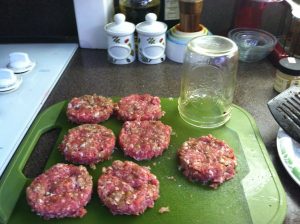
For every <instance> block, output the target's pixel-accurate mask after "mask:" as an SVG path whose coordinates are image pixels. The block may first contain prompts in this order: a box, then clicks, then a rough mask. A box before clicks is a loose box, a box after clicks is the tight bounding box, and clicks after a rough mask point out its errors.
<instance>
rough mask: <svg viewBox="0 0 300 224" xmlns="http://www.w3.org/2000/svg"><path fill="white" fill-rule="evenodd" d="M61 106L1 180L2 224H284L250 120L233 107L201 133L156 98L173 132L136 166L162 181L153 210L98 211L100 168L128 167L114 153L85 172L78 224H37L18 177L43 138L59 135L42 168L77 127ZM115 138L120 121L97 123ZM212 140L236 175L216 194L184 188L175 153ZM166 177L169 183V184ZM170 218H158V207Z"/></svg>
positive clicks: (281, 196)
mask: <svg viewBox="0 0 300 224" xmlns="http://www.w3.org/2000/svg"><path fill="white" fill-rule="evenodd" d="M66 105H67V102H66V101H64V102H60V103H57V104H55V105H53V106H51V107H49V108H48V109H46V110H45V111H44V112H42V113H41V114H40V115H39V116H38V117H37V118H36V120H35V121H34V123H33V125H32V126H31V128H30V130H29V131H28V133H27V135H26V136H25V138H24V139H23V141H22V143H21V145H20V146H19V148H18V150H17V152H16V153H15V155H14V157H13V159H12V161H11V162H10V164H9V166H8V167H7V169H6V170H5V173H4V175H3V176H2V178H1V180H0V222H2V223H11V224H13V223H16V224H19V223H23V222H25V221H26V223H48V224H49V223H87V224H89V223H124V224H126V223H134V224H135V223H141V224H142V223H143V224H147V223H156V224H160V223H164V224H168V223H170V224H171V223H172V224H177V223H178V224H179V223H190V224H193V223H230V224H232V223H243V224H244V223H272V224H273V223H282V222H283V220H284V217H285V214H286V207H287V206H286V196H285V193H284V190H283V188H282V185H281V183H280V181H279V178H278V176H277V173H276V171H275V169H274V167H273V165H272V163H271V161H270V159H269V156H268V154H267V151H266V149H265V146H264V144H263V142H262V139H261V137H260V134H259V132H258V129H257V127H256V125H255V122H254V120H253V118H252V117H251V115H250V114H249V113H247V112H246V111H245V110H243V109H242V108H240V107H238V106H234V107H233V110H232V118H231V119H230V121H229V122H228V123H227V124H226V125H224V126H222V127H220V128H217V129H213V130H205V129H199V128H196V127H192V126H190V125H188V124H187V123H185V122H184V121H183V120H182V119H181V118H180V116H179V114H178V110H177V99H174V98H168V99H167V98H165V99H162V107H163V109H164V111H166V115H165V116H164V117H163V118H162V121H163V122H164V123H165V124H169V125H170V126H172V128H173V134H172V138H171V143H170V147H169V148H168V150H166V151H165V152H164V154H163V155H162V156H160V157H158V158H155V159H153V160H151V161H143V162H137V163H138V164H140V165H145V166H150V167H151V171H152V172H153V173H154V174H155V175H156V176H157V177H158V179H159V181H160V198H159V199H158V200H157V201H156V203H155V207H154V208H152V209H148V210H147V211H146V212H145V213H144V214H143V215H140V216H126V215H116V216H113V215H112V214H111V213H110V212H109V211H108V209H107V208H106V207H104V206H103V205H102V203H101V202H100V200H99V198H98V197H97V194H96V183H97V179H98V177H99V175H100V174H101V167H102V166H108V165H110V164H111V163H112V161H113V160H116V159H121V160H131V159H130V158H127V157H125V156H124V155H123V153H122V151H121V150H120V149H116V150H115V151H114V153H113V156H112V159H111V160H109V161H105V162H103V163H101V164H98V165H97V168H96V169H95V170H92V169H90V168H88V169H89V172H90V174H91V175H92V176H93V180H94V194H93V197H92V200H91V202H90V203H89V204H88V205H87V211H88V213H87V215H86V216H84V217H83V218H64V219H52V220H47V221H45V220H43V219H42V218H41V217H39V216H37V215H36V214H35V213H33V212H31V210H30V207H29V206H28V205H27V203H26V196H25V189H26V187H27V186H28V185H29V184H30V182H31V181H32V179H29V178H26V177H25V176H24V174H23V173H22V170H23V168H24V166H25V164H26V162H27V160H28V158H29V156H30V154H31V152H32V151H33V149H34V148H35V145H36V143H37V142H38V140H39V138H40V137H41V135H42V134H44V133H46V132H48V131H50V130H52V129H60V135H59V137H58V139H57V142H56V144H55V146H54V148H53V150H52V152H51V154H50V157H49V159H48V162H47V165H46V168H45V169H47V168H49V167H50V166H52V165H53V164H55V163H57V162H63V161H64V159H63V157H62V156H61V154H60V153H59V152H58V150H57V146H58V144H59V143H60V142H61V141H62V138H63V135H64V134H65V133H66V132H67V130H68V129H69V128H72V127H74V126H75V125H73V124H71V123H70V122H68V121H67V118H66V116H65V110H66ZM103 125H104V126H106V127H109V128H111V129H112V130H113V131H114V133H115V134H116V136H117V135H118V133H119V131H120V128H121V125H122V124H121V122H120V121H118V120H116V119H115V118H111V119H109V120H108V121H106V122H104V123H103ZM209 133H210V134H212V135H214V136H215V137H217V138H219V139H223V140H225V141H226V142H227V143H228V144H229V145H230V146H231V147H232V148H233V149H234V151H235V154H236V156H237V159H238V166H237V174H236V176H235V177H234V178H233V179H232V180H230V181H227V182H225V183H224V184H222V185H221V186H220V187H219V188H218V189H216V190H214V189H210V188H209V187H206V186H202V185H200V184H198V183H191V182H189V181H188V180H187V179H186V178H185V177H184V176H183V175H182V174H181V172H180V171H179V170H178V161H177V156H176V152H177V149H178V148H179V147H180V146H181V144H182V143H183V142H184V141H186V140H187V139H188V138H189V137H198V136H201V135H207V134H209ZM171 177H174V179H173V178H171ZM166 206H168V207H169V208H170V212H168V213H163V214H160V213H159V212H158V210H159V209H160V208H161V207H166Z"/></svg>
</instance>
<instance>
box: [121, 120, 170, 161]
mask: <svg viewBox="0 0 300 224" xmlns="http://www.w3.org/2000/svg"><path fill="white" fill-rule="evenodd" d="M171 132H172V128H171V127H170V126H168V125H165V124H163V123H162V122H160V121H126V122H125V123H124V124H123V127H122V129H121V132H120V135H119V144H120V147H121V148H122V149H123V151H124V153H125V155H127V156H130V157H132V158H134V159H136V160H146V159H152V158H153V157H157V156H160V155H161V154H162V153H163V151H164V150H165V149H167V148H168V147H169V143H170V136H171Z"/></svg>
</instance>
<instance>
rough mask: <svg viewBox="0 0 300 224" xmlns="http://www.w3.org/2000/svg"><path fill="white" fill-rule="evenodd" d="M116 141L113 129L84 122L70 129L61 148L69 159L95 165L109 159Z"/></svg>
mask: <svg viewBox="0 0 300 224" xmlns="http://www.w3.org/2000/svg"><path fill="white" fill-rule="evenodd" d="M115 141H116V139H115V135H114V133H113V132H112V130H110V129H108V128H106V127H104V126H102V125H99V124H82V125H80V126H78V127H75V128H72V129H70V130H69V131H68V134H67V135H65V136H64V139H63V141H62V143H61V144H60V145H59V148H60V151H61V152H62V153H63V155H64V156H65V159H66V160H67V161H70V162H72V163H77V164H86V165H94V164H96V163H98V162H101V161H104V160H107V159H109V157H110V155H111V154H112V152H113V149H114V147H115Z"/></svg>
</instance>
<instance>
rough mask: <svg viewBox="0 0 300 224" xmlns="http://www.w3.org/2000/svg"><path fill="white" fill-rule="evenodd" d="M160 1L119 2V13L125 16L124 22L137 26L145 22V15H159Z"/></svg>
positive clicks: (127, 0)
mask: <svg viewBox="0 0 300 224" xmlns="http://www.w3.org/2000/svg"><path fill="white" fill-rule="evenodd" d="M160 7H161V6H160V0H119V11H120V12H121V13H123V14H124V15H125V16H126V21H129V22H132V23H134V24H138V23H140V22H143V21H145V16H146V14H147V13H149V12H152V13H155V14H156V15H157V16H158V17H159V15H160Z"/></svg>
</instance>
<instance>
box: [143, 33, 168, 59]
mask: <svg viewBox="0 0 300 224" xmlns="http://www.w3.org/2000/svg"><path fill="white" fill-rule="evenodd" d="M165 38H166V37H165V33H163V34H160V35H156V36H150V37H149V36H146V35H142V34H139V37H138V58H139V61H140V62H143V63H145V64H158V63H161V62H163V61H164V60H165V59H166V55H165Z"/></svg>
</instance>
